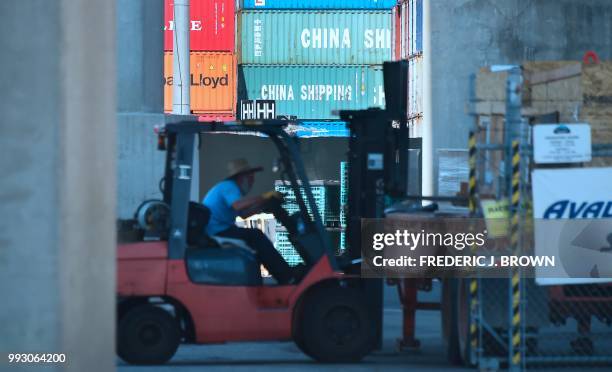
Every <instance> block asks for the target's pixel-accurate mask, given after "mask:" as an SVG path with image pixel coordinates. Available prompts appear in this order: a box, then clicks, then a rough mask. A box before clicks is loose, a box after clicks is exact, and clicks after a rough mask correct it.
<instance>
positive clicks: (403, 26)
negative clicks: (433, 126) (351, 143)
mask: <svg viewBox="0 0 612 372" xmlns="http://www.w3.org/2000/svg"><path fill="white" fill-rule="evenodd" d="M395 14H397V19H398V24H397V29H396V31H398V32H397V33H396V34H397V35H398V40H397V42H398V45H397V48H396V50H398V51H399V55H398V57H399V59H403V60H408V76H409V82H408V123H409V128H410V131H411V137H421V121H422V117H423V80H422V77H423V0H401V1H400V3H399V4H398V5H397V7H396V10H395Z"/></svg>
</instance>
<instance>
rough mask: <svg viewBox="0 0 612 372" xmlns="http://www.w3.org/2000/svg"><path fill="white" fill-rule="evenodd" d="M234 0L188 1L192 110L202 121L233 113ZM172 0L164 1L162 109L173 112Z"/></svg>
mask: <svg viewBox="0 0 612 372" xmlns="http://www.w3.org/2000/svg"><path fill="white" fill-rule="evenodd" d="M234 1H235V0H191V1H190V7H189V11H190V20H191V22H190V33H189V38H190V40H189V41H190V72H191V78H190V82H189V84H190V86H191V88H190V91H191V111H192V112H193V113H194V114H198V115H200V116H202V117H203V119H204V120H234V119H235V113H236V111H235V110H236V57H235V54H234V51H235V29H236V27H235V18H234V13H235V3H234ZM173 5H174V1H173V0H165V15H164V16H165V24H164V50H165V53H164V111H166V112H171V111H172V85H173V84H174V81H173V78H172V70H173V66H172V47H173V36H174V16H173Z"/></svg>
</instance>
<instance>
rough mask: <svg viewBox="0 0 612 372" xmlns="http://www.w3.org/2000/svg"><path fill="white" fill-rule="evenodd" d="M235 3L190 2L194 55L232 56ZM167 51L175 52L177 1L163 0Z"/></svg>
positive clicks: (229, 0)
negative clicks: (198, 53) (200, 52)
mask: <svg viewBox="0 0 612 372" xmlns="http://www.w3.org/2000/svg"><path fill="white" fill-rule="evenodd" d="M234 1H235V0H191V1H190V2H189V13H190V19H191V23H190V29H191V32H190V33H189V44H190V50H191V51H215V52H233V51H234V49H235V48H234V45H235V37H234V34H235V26H234V9H235V3H234ZM164 2H165V9H164V18H165V21H164V22H165V23H164V50H165V51H172V47H173V39H172V38H173V36H174V16H173V6H174V0H164Z"/></svg>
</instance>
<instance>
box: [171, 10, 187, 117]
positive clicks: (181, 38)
mask: <svg viewBox="0 0 612 372" xmlns="http://www.w3.org/2000/svg"><path fill="white" fill-rule="evenodd" d="M173 11H174V40H173V41H174V43H173V44H174V46H173V49H172V52H173V57H172V79H173V85H172V112H173V113H174V114H176V115H189V114H191V107H190V99H191V97H190V95H189V86H190V76H191V75H190V73H189V26H190V22H189V0H174V8H173Z"/></svg>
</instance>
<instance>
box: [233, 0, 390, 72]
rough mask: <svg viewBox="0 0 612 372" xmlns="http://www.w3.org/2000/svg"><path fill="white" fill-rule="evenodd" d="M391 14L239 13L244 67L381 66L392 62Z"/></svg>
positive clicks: (329, 12) (383, 11) (254, 11)
mask: <svg viewBox="0 0 612 372" xmlns="http://www.w3.org/2000/svg"><path fill="white" fill-rule="evenodd" d="M392 25H393V19H392V11H391V10H379V11H378V10H375V11H355V10H352V11H350V10H349V11H346V10H334V11H320V10H319V11H315V10H303V11H287V10H271V11H257V10H250V11H242V12H240V13H239V14H238V29H239V31H240V34H239V38H238V43H239V44H238V61H239V63H243V64H311V65H312V64H334V65H335V64H338V65H345V64H382V63H383V62H384V61H389V60H391V59H392V56H393V48H392V35H391V31H392V29H393V27H392Z"/></svg>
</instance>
